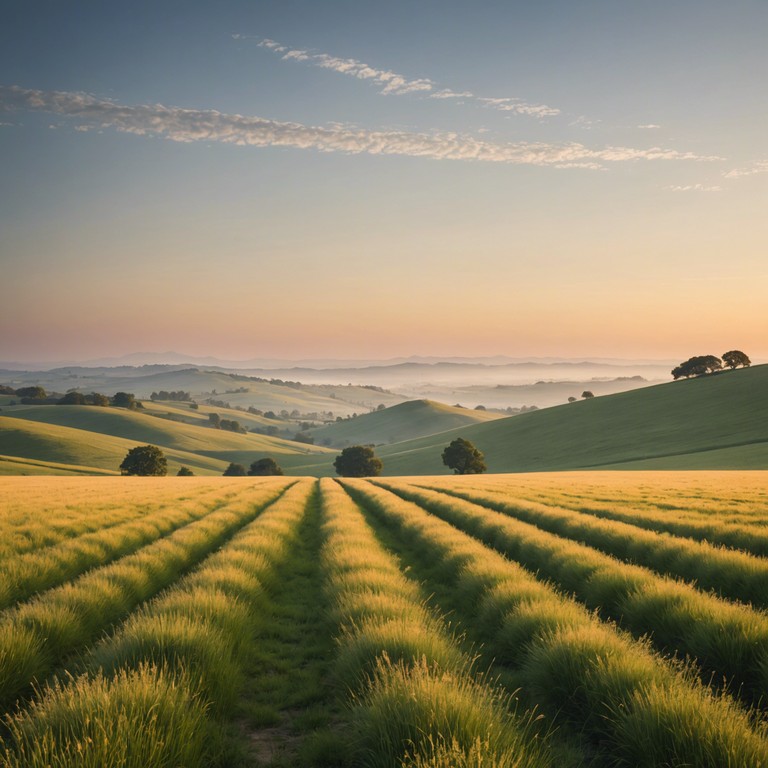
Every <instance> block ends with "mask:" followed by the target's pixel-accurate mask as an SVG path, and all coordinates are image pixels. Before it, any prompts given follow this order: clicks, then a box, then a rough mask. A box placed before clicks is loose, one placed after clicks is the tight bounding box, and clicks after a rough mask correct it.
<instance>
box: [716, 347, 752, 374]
mask: <svg viewBox="0 0 768 768" xmlns="http://www.w3.org/2000/svg"><path fill="white" fill-rule="evenodd" d="M723 362H724V363H725V364H726V365H727V366H728V367H729V368H730V369H731V370H734V369H735V368H738V367H739V366H740V365H741V366H743V367H744V368H749V366H750V365H752V361H751V360H750V359H749V358H748V357H747V356H746V355H745V354H744V353H743V352H741V351H740V350H738V349H732V350H731V351H730V352H726V353H725V354H724V355H723Z"/></svg>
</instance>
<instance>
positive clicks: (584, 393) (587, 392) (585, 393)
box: [581, 389, 595, 400]
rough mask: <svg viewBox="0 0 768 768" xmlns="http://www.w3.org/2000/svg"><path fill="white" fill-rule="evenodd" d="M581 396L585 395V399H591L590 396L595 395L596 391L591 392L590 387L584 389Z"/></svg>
mask: <svg viewBox="0 0 768 768" xmlns="http://www.w3.org/2000/svg"><path fill="white" fill-rule="evenodd" d="M581 396H582V397H583V398H584V399H585V400H589V398H590V397H594V396H595V393H594V392H590V391H589V390H588V389H585V390H584V391H583V392H582V393H581Z"/></svg>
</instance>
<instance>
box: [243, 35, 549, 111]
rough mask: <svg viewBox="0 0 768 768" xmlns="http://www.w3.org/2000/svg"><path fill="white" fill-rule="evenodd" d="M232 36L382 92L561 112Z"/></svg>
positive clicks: (264, 40)
mask: <svg viewBox="0 0 768 768" xmlns="http://www.w3.org/2000/svg"><path fill="white" fill-rule="evenodd" d="M232 37H233V38H234V39H235V40H256V41H258V42H257V44H258V45H259V47H260V48H265V49H267V50H269V51H272V52H273V53H276V54H278V55H279V56H280V57H281V58H282V59H283V60H285V61H301V62H308V63H309V64H312V65H313V66H316V67H321V68H323V69H330V70H333V71H334V72H338V73H339V74H342V75H348V76H350V77H356V78H357V79H359V80H370V81H372V82H374V83H376V84H377V85H380V86H381V91H380V92H381V93H382V94H384V95H395V96H404V95H406V94H412V93H418V94H421V95H422V96H426V97H427V98H430V99H457V100H461V101H462V102H466V101H473V102H475V103H477V104H479V105H481V106H484V107H489V108H491V109H497V110H499V111H501V112H511V113H514V114H517V115H527V116H530V117H538V118H543V117H554V116H556V115H559V114H560V110H559V109H557V108H556V107H549V106H547V105H546V104H528V103H527V102H525V101H523V100H522V99H518V98H513V97H501V98H491V97H486V96H477V95H476V94H474V93H472V92H471V91H454V90H453V89H451V88H443V87H438V85H437V83H435V81H434V80H430V79H429V78H426V77H420V78H416V79H409V78H407V77H405V75H399V74H397V73H396V72H392V71H391V70H388V69H376V68H375V67H372V66H370V65H369V64H366V63H364V62H362V61H358V60H357V59H340V58H337V57H336V56H330V55H329V54H327V53H313V52H311V51H306V50H301V49H293V48H289V47H288V46H286V45H283V44H282V43H278V42H277V41H275V40H270V39H269V38H257V37H251V36H249V35H232Z"/></svg>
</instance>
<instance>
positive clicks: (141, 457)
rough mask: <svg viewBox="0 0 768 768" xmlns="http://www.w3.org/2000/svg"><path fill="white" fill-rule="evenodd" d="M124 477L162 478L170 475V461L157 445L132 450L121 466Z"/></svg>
mask: <svg viewBox="0 0 768 768" xmlns="http://www.w3.org/2000/svg"><path fill="white" fill-rule="evenodd" d="M120 472H121V474H123V475H143V476H161V475H165V474H167V473H168V461H167V459H166V458H165V455H164V454H163V452H162V451H161V450H160V449H159V448H158V447H157V446H156V445H139V446H136V447H135V448H131V450H130V451H128V454H127V455H126V457H125V458H124V459H123V463H122V464H121V465H120Z"/></svg>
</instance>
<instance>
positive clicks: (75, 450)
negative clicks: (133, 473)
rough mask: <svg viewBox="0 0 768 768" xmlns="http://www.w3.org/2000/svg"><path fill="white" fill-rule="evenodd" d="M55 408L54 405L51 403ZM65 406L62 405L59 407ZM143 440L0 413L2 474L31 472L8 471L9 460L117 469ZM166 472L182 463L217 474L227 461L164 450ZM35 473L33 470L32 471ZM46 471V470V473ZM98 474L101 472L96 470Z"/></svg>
mask: <svg viewBox="0 0 768 768" xmlns="http://www.w3.org/2000/svg"><path fill="white" fill-rule="evenodd" d="M51 407H58V406H51ZM61 407H65V406H61ZM143 442H146V441H136V440H129V439H126V438H122V437H115V436H113V435H107V434H100V433H98V432H90V431H87V430H84V429H75V428H73V427H62V426H59V425H57V424H46V423H40V422H36V421H31V420H27V419H16V418H12V417H9V416H0V455H2V456H3V457H4V458H5V461H4V464H5V467H4V472H5V473H6V474H31V473H32V471H33V470H32V469H31V468H29V467H27V468H26V469H19V471H18V472H11V471H10V470H11V469H12V467H11V466H8V465H9V464H13V461H12V460H19V459H22V460H24V459H26V460H31V462H32V464H35V463H37V464H38V466H40V465H44V464H48V465H54V464H55V465H66V466H67V467H69V470H70V471H71V472H78V473H80V472H82V469H83V467H93V468H95V469H97V470H111V471H118V468H119V466H120V462H122V460H123V459H124V458H125V455H126V453H128V451H129V450H130V449H131V448H133V447H134V446H136V445H137V444H139V443H143ZM163 451H164V453H165V455H166V458H167V459H168V471H169V473H171V474H175V473H176V472H177V471H178V468H179V467H180V466H182V465H185V466H187V467H189V468H190V469H192V471H193V472H195V473H196V474H201V475H204V474H209V475H210V474H215V475H220V474H221V473H222V472H223V471H224V469H225V468H226V466H227V463H226V462H224V461H222V460H220V459H215V458H209V457H206V456H201V455H198V454H194V453H189V452H186V451H178V450H172V449H166V448H165V447H163ZM61 468H62V467H60V466H59V467H51V469H52V470H57V471H51V472H50V474H58V470H59V469H61ZM36 473H37V472H36ZM46 474H48V473H46ZM98 474H101V472H99V473H98Z"/></svg>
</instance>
